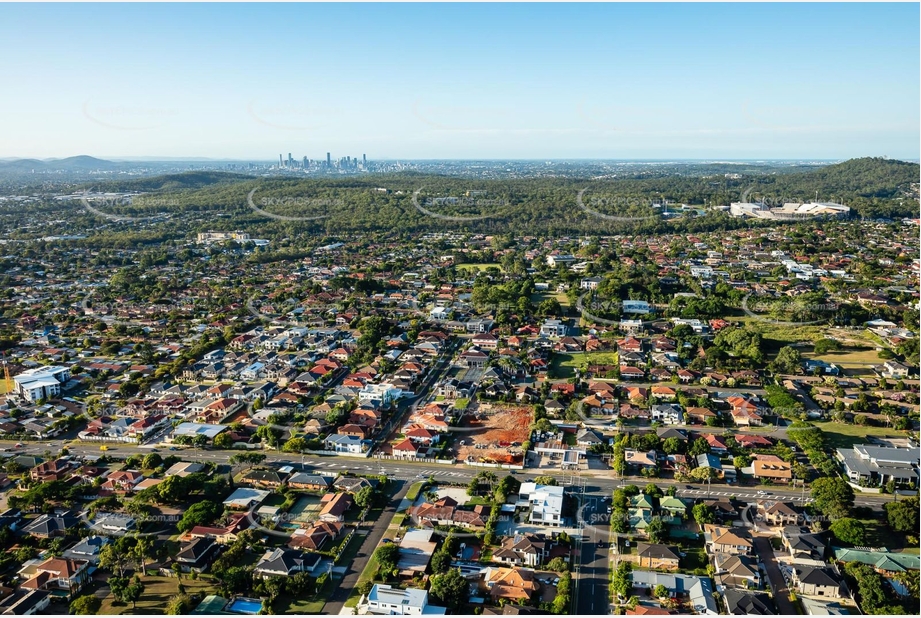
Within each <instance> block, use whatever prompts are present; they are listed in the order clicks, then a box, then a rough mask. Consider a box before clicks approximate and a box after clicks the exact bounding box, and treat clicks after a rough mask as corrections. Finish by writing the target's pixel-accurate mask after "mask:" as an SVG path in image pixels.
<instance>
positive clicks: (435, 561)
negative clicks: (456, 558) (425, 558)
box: [432, 551, 451, 573]
mask: <svg viewBox="0 0 921 618" xmlns="http://www.w3.org/2000/svg"><path fill="white" fill-rule="evenodd" d="M450 568H451V554H449V553H448V552H446V551H436V552H435V553H434V554H432V573H447V572H448V569H450Z"/></svg>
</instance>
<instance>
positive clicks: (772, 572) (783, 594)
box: [753, 536, 799, 616]
mask: <svg viewBox="0 0 921 618" xmlns="http://www.w3.org/2000/svg"><path fill="white" fill-rule="evenodd" d="M753 541H754V544H755V553H756V554H758V556H759V557H760V558H761V561H762V562H763V563H764V568H765V569H767V578H768V582H769V583H770V585H771V591H772V592H773V594H774V602H775V603H776V604H777V609H778V610H779V613H780V614H782V615H787V616H795V615H797V614H799V608H797V607H796V605H795V604H794V603H792V602H791V601H790V590H789V589H788V588H787V582H785V581H784V578H783V574H781V572H780V567H779V566H777V560H776V559H775V558H774V548H773V547H771V542H770V540H769V539H768V538H767V537H764V536H756V537H754V538H753Z"/></svg>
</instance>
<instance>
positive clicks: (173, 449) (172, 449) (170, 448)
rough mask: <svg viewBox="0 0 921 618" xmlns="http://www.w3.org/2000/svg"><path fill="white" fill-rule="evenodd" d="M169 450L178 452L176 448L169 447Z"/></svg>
mask: <svg viewBox="0 0 921 618" xmlns="http://www.w3.org/2000/svg"><path fill="white" fill-rule="evenodd" d="M169 450H171V451H178V450H179V449H178V448H176V447H175V446H171V447H169Z"/></svg>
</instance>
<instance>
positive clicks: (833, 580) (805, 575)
mask: <svg viewBox="0 0 921 618" xmlns="http://www.w3.org/2000/svg"><path fill="white" fill-rule="evenodd" d="M792 579H793V585H794V586H796V589H797V590H799V591H800V593H802V594H804V595H807V596H813V597H831V598H834V599H838V598H841V597H842V596H844V592H843V590H842V588H843V583H844V580H843V579H842V578H841V575H839V574H838V572H837V571H836V570H835V569H834V568H832V567H827V566H826V567H811V566H799V565H796V566H794V567H793V577H792Z"/></svg>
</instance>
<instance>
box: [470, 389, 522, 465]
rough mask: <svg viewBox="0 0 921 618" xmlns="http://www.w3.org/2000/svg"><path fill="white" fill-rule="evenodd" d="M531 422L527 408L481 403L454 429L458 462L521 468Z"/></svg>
mask: <svg viewBox="0 0 921 618" xmlns="http://www.w3.org/2000/svg"><path fill="white" fill-rule="evenodd" d="M533 418H534V415H533V413H532V411H531V409H530V408H527V407H522V406H506V405H494V404H488V403H480V404H479V406H478V408H477V412H476V414H469V415H465V416H464V417H463V419H462V420H461V424H460V425H459V426H458V427H457V428H456V429H455V431H456V432H457V440H456V442H455V448H456V449H457V459H458V461H461V462H476V463H494V464H503V465H521V464H522V463H523V462H524V454H525V451H524V444H525V442H527V441H528V439H529V438H530V431H529V430H528V428H529V427H530V425H531V422H532V420H533Z"/></svg>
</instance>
